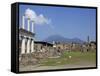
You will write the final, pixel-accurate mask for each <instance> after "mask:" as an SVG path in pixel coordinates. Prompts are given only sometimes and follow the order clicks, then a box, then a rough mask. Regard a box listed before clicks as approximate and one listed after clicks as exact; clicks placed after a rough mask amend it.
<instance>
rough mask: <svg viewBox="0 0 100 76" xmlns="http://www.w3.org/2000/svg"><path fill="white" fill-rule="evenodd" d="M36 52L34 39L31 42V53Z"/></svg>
mask: <svg viewBox="0 0 100 76" xmlns="http://www.w3.org/2000/svg"><path fill="white" fill-rule="evenodd" d="M33 52H35V50H34V39H32V40H31V53H33Z"/></svg>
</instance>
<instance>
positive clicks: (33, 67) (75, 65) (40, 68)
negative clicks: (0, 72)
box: [19, 63, 96, 71]
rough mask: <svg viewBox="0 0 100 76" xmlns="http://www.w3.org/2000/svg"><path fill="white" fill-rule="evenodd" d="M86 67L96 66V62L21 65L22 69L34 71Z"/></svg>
mask: <svg viewBox="0 0 100 76" xmlns="http://www.w3.org/2000/svg"><path fill="white" fill-rule="evenodd" d="M84 67H96V64H95V63H82V64H67V65H60V66H40V65H35V66H26V67H20V68H19V70H20V71H34V70H51V69H70V68H84Z"/></svg>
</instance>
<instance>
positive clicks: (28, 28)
mask: <svg viewBox="0 0 100 76" xmlns="http://www.w3.org/2000/svg"><path fill="white" fill-rule="evenodd" d="M27 30H28V31H30V18H28V23H27Z"/></svg>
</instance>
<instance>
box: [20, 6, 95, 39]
mask: <svg viewBox="0 0 100 76" xmlns="http://www.w3.org/2000/svg"><path fill="white" fill-rule="evenodd" d="M28 12H29V15H27V14H28ZM30 13H32V14H33V15H30ZM23 15H26V19H25V29H27V17H29V16H30V17H32V19H33V20H35V23H34V28H35V38H36V40H44V39H46V38H47V37H49V36H52V35H61V36H63V37H65V38H79V39H81V40H84V41H86V40H87V37H88V36H89V37H90V40H91V41H92V40H93V41H95V39H96V9H93V8H91V9H90V8H76V7H53V6H37V5H20V7H19V24H20V25H19V26H20V27H21V26H22V16H23Z"/></svg>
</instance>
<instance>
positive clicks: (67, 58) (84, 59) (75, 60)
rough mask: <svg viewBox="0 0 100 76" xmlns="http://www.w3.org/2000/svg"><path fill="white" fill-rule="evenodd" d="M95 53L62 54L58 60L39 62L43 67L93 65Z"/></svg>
mask: <svg viewBox="0 0 100 76" xmlns="http://www.w3.org/2000/svg"><path fill="white" fill-rule="evenodd" d="M95 62H96V53H95V52H84V53H82V52H66V51H65V52H64V53H63V54H62V55H61V57H59V58H47V59H45V60H42V61H41V62H40V64H41V65H43V66H56V65H66V64H81V63H95Z"/></svg>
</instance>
